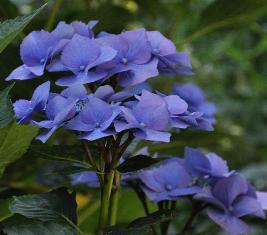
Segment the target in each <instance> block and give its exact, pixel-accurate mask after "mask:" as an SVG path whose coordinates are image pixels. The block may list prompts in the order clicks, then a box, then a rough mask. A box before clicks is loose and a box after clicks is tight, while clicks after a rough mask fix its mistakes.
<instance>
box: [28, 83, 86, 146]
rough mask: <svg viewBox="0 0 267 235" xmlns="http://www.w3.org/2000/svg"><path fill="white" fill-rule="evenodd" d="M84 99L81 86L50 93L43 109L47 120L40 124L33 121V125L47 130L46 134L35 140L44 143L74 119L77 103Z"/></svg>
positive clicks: (83, 89) (84, 92)
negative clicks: (58, 92)
mask: <svg viewBox="0 0 267 235" xmlns="http://www.w3.org/2000/svg"><path fill="white" fill-rule="evenodd" d="M86 97H87V92H86V89H85V88H84V87H83V86H81V85H77V86H73V87H70V88H67V89H65V90H63V91H62V92H61V93H60V94H55V93H50V97H49V99H48V102H47V105H46V109H45V114H46V117H47V118H48V119H47V120H44V121H40V122H37V121H33V124H35V125H38V126H39V127H41V128H45V129H48V131H47V132H45V133H42V134H40V135H39V136H37V139H39V140H41V141H42V142H46V141H47V140H48V139H49V137H50V136H51V135H52V134H53V133H54V132H55V131H56V129H58V128H59V127H61V126H64V125H65V124H66V123H67V122H68V121H70V120H71V119H72V118H74V117H75V115H76V113H77V103H78V102H79V101H80V100H84V99H85V98H86Z"/></svg>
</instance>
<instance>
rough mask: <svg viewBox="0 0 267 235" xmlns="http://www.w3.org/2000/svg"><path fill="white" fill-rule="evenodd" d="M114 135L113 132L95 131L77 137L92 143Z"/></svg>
mask: <svg viewBox="0 0 267 235" xmlns="http://www.w3.org/2000/svg"><path fill="white" fill-rule="evenodd" d="M113 134H115V132H114V131H109V130H106V131H101V130H100V129H95V130H94V131H92V132H88V133H84V134H81V135H79V136H78V139H85V140H89V141H94V140H97V139H101V138H104V137H107V136H110V135H113Z"/></svg>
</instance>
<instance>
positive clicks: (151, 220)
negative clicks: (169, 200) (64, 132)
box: [105, 210, 177, 235]
mask: <svg viewBox="0 0 267 235" xmlns="http://www.w3.org/2000/svg"><path fill="white" fill-rule="evenodd" d="M176 216H177V212H176V211H175V210H159V211H156V212H154V213H152V214H150V215H149V216H146V217H140V218H138V219H136V220H134V221H132V222H131V223H130V224H129V225H128V226H127V228H122V227H117V226H112V227H109V228H107V229H106V231H105V234H113V235H121V234H131V235H145V234H147V233H148V232H149V231H151V228H150V226H152V225H155V224H159V223H162V222H165V221H168V220H171V219H173V218H175V217H176Z"/></svg>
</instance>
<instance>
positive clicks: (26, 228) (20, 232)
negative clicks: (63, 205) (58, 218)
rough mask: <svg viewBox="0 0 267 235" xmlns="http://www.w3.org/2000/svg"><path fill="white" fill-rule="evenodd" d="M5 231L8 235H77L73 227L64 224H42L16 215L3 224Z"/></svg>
mask: <svg viewBox="0 0 267 235" xmlns="http://www.w3.org/2000/svg"><path fill="white" fill-rule="evenodd" d="M2 227H3V231H4V232H5V233H7V234H8V235H30V234H31V235H37V234H38V235H51V234H57V235H76V234H77V232H76V231H75V229H73V228H72V227H71V226H69V225H67V224H64V223H56V222H51V221H49V222H42V221H39V220H34V219H28V218H26V217H24V216H21V215H14V216H12V217H11V218H8V219H6V220H5V221H3V223H2Z"/></svg>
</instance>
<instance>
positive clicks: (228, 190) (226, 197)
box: [213, 174, 248, 207]
mask: <svg viewBox="0 0 267 235" xmlns="http://www.w3.org/2000/svg"><path fill="white" fill-rule="evenodd" d="M247 191H248V183H247V181H246V180H245V179H244V178H243V177H242V176H241V175H239V174H233V175H230V176H229V177H227V178H223V179H220V180H219V181H218V182H217V183H216V185H215V186H214V188H213V194H214V196H215V197H216V198H217V199H219V200H220V201H221V202H222V203H224V205H226V206H227V207H228V206H231V205H232V203H233V201H234V200H235V199H236V198H237V197H238V196H239V195H242V194H245V193H246V192H247ZM221 192H224V193H223V194H222V193H221Z"/></svg>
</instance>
